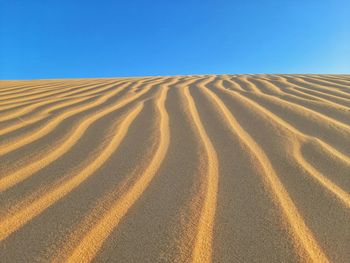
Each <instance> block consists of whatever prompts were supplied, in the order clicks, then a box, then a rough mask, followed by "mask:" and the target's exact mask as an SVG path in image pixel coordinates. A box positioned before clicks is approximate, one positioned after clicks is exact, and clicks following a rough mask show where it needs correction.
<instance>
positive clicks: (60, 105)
mask: <svg viewBox="0 0 350 263" xmlns="http://www.w3.org/2000/svg"><path fill="white" fill-rule="evenodd" d="M0 196H1V198H0V262H91V261H95V262H347V261H348V260H349V258H350V224H349V222H350V76H349V75H201V76H199V75H198V76H178V77H144V78H114V79H112V78H108V79H60V80H32V81H0Z"/></svg>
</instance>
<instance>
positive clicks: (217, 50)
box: [0, 0, 350, 79]
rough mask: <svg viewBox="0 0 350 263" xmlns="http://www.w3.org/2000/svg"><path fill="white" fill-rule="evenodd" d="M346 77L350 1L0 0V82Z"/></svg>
mask: <svg viewBox="0 0 350 263" xmlns="http://www.w3.org/2000/svg"><path fill="white" fill-rule="evenodd" d="M220 73H223V74H226V73H230V74H240V73H350V1H348V0H329V1H325V0H319V1H316V0H313V1H311V0H310V1H308V0H294V1H287V0H286V1H278V0H270V1H269V0H265V1H263V0H261V1H259V0H255V1H243V0H241V1H233V0H227V1H220V0H216V1H206V0H201V1H200V0H198V1H197V0H193V1H190V0H187V1H185V0H176V1H175V0H172V1H167V0H153V1H146V0H143V1H141V0H139V1H132V0H128V1H103V0H99V1H88V0H85V1H83V0H75V1H73V0H70V1H65V0H61V1H46V0H45V1H44V0H43V1H36V0H31V1H28V0H26V1H16V0H7V1H2V0H0V79H37V78H82V77H118V76H148V75H187V74H190V75H191V74H220Z"/></svg>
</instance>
